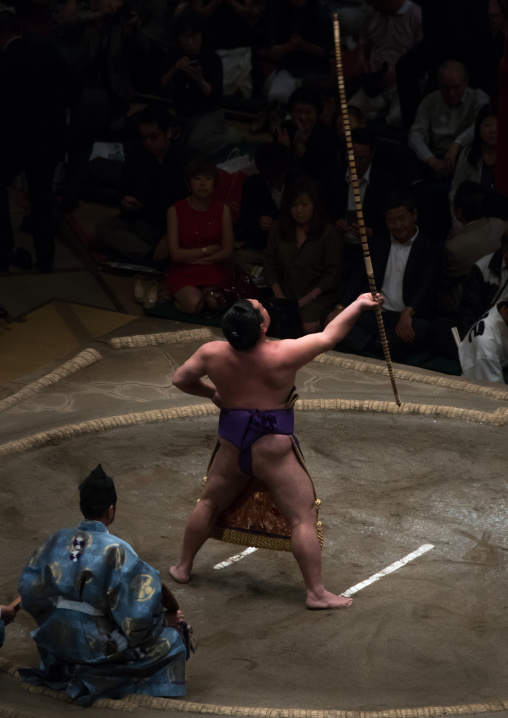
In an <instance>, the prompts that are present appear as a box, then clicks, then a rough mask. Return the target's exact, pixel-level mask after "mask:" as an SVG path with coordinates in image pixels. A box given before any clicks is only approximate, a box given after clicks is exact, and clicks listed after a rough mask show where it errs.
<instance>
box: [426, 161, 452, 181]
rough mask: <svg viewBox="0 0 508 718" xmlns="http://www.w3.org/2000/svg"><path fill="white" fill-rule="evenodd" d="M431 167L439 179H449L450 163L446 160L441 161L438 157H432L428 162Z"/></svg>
mask: <svg viewBox="0 0 508 718" xmlns="http://www.w3.org/2000/svg"><path fill="white" fill-rule="evenodd" d="M427 164H428V165H429V167H430V168H431V169H432V170H434V172H435V173H436V174H437V175H438V177H448V175H449V174H450V171H449V169H448V163H447V162H446V161H445V160H439V159H438V158H437V157H431V158H430V159H428V160H427Z"/></svg>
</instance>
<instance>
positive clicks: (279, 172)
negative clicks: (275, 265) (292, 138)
mask: <svg viewBox="0 0 508 718" xmlns="http://www.w3.org/2000/svg"><path fill="white" fill-rule="evenodd" d="M290 158H291V153H290V151H289V149H288V148H287V147H285V146H284V145H281V144H280V143H278V142H272V143H268V142H265V143H264V144H262V145H260V146H259V147H258V149H257V150H256V155H255V163H256V167H257V168H258V170H259V172H258V174H254V175H251V176H250V177H247V179H246V180H245V182H244V185H243V190H242V205H241V209H240V226H241V228H242V239H243V244H242V247H241V249H240V250H238V251H237V252H235V256H234V260H235V264H238V265H239V266H241V267H242V269H244V270H245V271H246V272H247V273H249V274H250V273H251V272H252V270H253V268H254V267H262V266H263V252H264V250H265V247H266V243H267V242H268V235H269V232H270V229H271V227H272V224H273V222H274V221H275V220H277V219H279V213H280V205H281V202H282V196H283V194H284V190H285V188H286V185H287V184H288V181H287V179H288V178H287V169H288V165H289V161H290Z"/></svg>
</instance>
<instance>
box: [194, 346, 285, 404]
mask: <svg viewBox="0 0 508 718" xmlns="http://www.w3.org/2000/svg"><path fill="white" fill-rule="evenodd" d="M290 341H291V340H283V341H265V342H264V343H263V344H257V345H256V346H255V347H253V348H252V349H251V350H250V351H248V352H238V351H236V350H235V349H233V347H231V345H230V344H229V343H228V342H222V341H218V342H212V343H210V344H207V345H206V346H205V347H203V361H204V367H205V368H206V375H207V376H208V377H209V379H210V380H211V381H212V382H213V384H214V385H215V387H216V388H217V391H218V393H219V395H220V397H221V399H222V403H223V405H224V406H225V407H228V408H229V409H261V410H262V409H280V408H282V407H283V406H284V404H285V402H286V399H287V397H288V395H289V393H290V392H291V389H292V388H293V386H294V384H295V378H296V372H297V369H298V368H299V367H298V366H295V364H294V363H291V362H289V361H288V356H287V351H285V350H284V345H285V344H287V342H290Z"/></svg>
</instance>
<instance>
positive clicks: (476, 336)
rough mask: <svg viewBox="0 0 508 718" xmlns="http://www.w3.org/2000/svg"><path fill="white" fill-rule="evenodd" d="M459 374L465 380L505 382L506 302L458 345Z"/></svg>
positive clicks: (507, 347) (507, 344)
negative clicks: (461, 374) (465, 378)
mask: <svg viewBox="0 0 508 718" xmlns="http://www.w3.org/2000/svg"><path fill="white" fill-rule="evenodd" d="M459 359H460V366H461V367H462V373H463V374H464V376H465V377H467V378H468V379H479V380H480V381H490V382H498V383H501V384H502V383H506V382H505V379H504V375H503V369H504V368H508V301H507V300H504V301H502V302H498V303H497V304H496V305H495V306H494V307H491V308H490V309H489V311H488V312H487V313H486V314H484V315H483V316H482V317H481V318H480V320H479V321H478V322H477V323H476V324H475V325H474V326H473V327H471V329H470V330H469V332H468V333H467V334H466V336H465V337H464V339H463V340H462V342H461V344H460V346H459Z"/></svg>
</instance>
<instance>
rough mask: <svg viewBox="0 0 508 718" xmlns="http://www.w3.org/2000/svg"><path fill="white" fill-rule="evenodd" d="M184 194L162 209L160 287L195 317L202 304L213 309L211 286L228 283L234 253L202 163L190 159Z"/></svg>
mask: <svg viewBox="0 0 508 718" xmlns="http://www.w3.org/2000/svg"><path fill="white" fill-rule="evenodd" d="M185 175H186V177H185V179H186V182H187V185H188V187H189V189H190V196H189V197H187V198H186V199H182V200H180V202H177V203H176V204H174V205H173V206H172V207H170V209H169V210H168V242H169V256H170V257H171V261H172V262H173V264H172V265H171V268H170V269H169V271H168V273H167V275H166V283H167V287H168V291H169V293H170V295H171V296H172V297H173V300H174V304H175V307H176V309H178V310H179V311H180V312H184V313H185V314H196V313H197V312H200V311H201V310H202V309H203V307H204V305H205V304H206V306H207V307H209V308H210V309H218V308H219V303H220V302H218V299H220V297H218V292H217V291H216V290H217V288H218V287H219V288H220V286H221V285H227V284H230V282H231V266H232V265H231V263H230V260H231V256H232V254H233V249H234V238H233V222H232V220H231V212H230V211H229V207H227V206H226V205H225V204H223V203H222V202H218V201H216V200H213V199H212V196H211V195H212V192H213V190H214V188H215V185H216V184H217V179H218V171H217V168H216V167H215V165H214V164H213V163H212V162H210V161H209V160H207V159H195V160H192V162H190V163H189V165H188V166H187V170H186V173H185Z"/></svg>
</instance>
